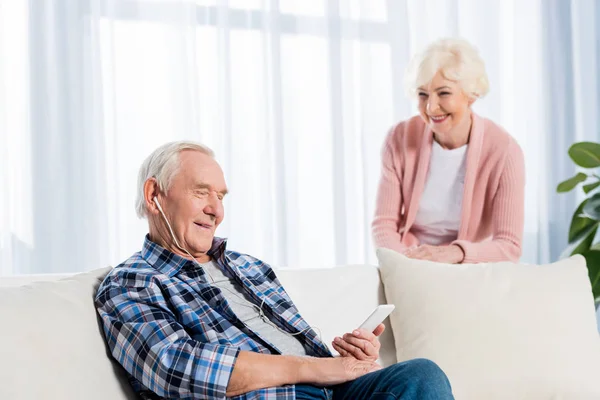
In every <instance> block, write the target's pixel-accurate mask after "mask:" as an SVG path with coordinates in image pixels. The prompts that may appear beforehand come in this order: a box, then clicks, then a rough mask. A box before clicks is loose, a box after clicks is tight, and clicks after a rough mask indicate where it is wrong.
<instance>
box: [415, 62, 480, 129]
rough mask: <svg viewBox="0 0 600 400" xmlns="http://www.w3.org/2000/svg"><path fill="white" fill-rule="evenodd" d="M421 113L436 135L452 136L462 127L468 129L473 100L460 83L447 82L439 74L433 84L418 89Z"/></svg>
mask: <svg viewBox="0 0 600 400" xmlns="http://www.w3.org/2000/svg"><path fill="white" fill-rule="evenodd" d="M417 93H418V95H419V113H420V114H421V118H423V121H425V123H426V124H428V125H430V126H431V129H432V130H433V132H434V133H436V134H439V135H444V136H448V135H452V133H454V132H457V131H459V130H460V129H461V127H465V128H466V129H468V126H469V123H470V117H471V108H470V107H471V104H472V103H473V100H471V99H469V97H468V96H467V95H466V94H465V93H464V92H463V90H462V88H461V87H460V86H459V85H458V83H456V82H454V81H450V80H447V79H445V78H444V77H443V75H442V74H441V73H440V72H438V73H437V74H436V75H435V76H434V77H433V79H432V80H431V82H429V84H427V85H423V86H421V87H419V88H418V89H417Z"/></svg>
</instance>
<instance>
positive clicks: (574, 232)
mask: <svg viewBox="0 0 600 400" xmlns="http://www.w3.org/2000/svg"><path fill="white" fill-rule="evenodd" d="M587 202H588V200H587V199H585V200H584V201H582V202H581V204H580V205H579V207H577V209H576V210H575V212H574V213H573V218H572V219H571V226H570V227H569V243H573V242H574V241H575V238H576V237H577V236H579V235H580V234H581V233H582V232H583V231H585V230H586V229H587V228H589V227H590V226H592V225H593V224H594V222H595V221H594V220H593V219H591V218H588V217H586V216H585V215H583V207H585V205H586V204H587Z"/></svg>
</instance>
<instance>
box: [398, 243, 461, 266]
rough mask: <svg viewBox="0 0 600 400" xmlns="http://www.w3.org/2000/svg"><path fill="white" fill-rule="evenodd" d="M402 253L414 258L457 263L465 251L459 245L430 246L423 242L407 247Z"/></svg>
mask: <svg viewBox="0 0 600 400" xmlns="http://www.w3.org/2000/svg"><path fill="white" fill-rule="evenodd" d="M404 255H405V256H406V257H408V258H414V259H416V260H428V261H435V262H442V263H450V264H458V263H460V262H462V260H463V259H464V258H465V253H464V252H463V250H462V249H461V248H460V246H458V245H456V244H453V245H450V246H430V245H428V244H423V245H421V246H419V247H415V248H412V249H408V250H407V251H406V252H405V253H404Z"/></svg>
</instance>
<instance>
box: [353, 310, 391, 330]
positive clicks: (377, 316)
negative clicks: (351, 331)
mask: <svg viewBox="0 0 600 400" xmlns="http://www.w3.org/2000/svg"><path fill="white" fill-rule="evenodd" d="M394 308H396V306H395V305H393V304H382V305H380V306H377V307H375V310H373V312H372V313H371V315H369V316H368V317H367V319H365V322H363V323H362V324H360V326H359V329H365V330H367V331H369V332H373V331H374V330H375V328H377V326H379V324H381V323H382V322H383V321H384V320H385V319H386V318H387V317H388V315H390V314H391V313H392V311H394Z"/></svg>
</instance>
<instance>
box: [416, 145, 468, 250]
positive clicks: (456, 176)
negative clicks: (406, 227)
mask: <svg viewBox="0 0 600 400" xmlns="http://www.w3.org/2000/svg"><path fill="white" fill-rule="evenodd" d="M466 155H467V145H464V146H462V147H459V148H457V149H452V150H445V149H444V148H442V146H440V144H439V143H438V142H436V141H435V140H434V141H433V147H432V149H431V160H430V161H429V171H428V172H427V180H426V182H425V188H424V189H423V193H422V195H421V201H420V202H419V209H418V211H417V216H416V218H415V222H414V224H413V227H412V228H411V232H412V233H413V234H414V235H415V236H416V237H417V239H419V242H420V243H421V244H429V245H440V244H447V243H450V242H452V241H453V240H456V238H457V237H458V229H459V227H460V216H461V207H462V199H463V187H464V184H465V170H466Z"/></svg>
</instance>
